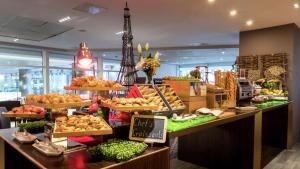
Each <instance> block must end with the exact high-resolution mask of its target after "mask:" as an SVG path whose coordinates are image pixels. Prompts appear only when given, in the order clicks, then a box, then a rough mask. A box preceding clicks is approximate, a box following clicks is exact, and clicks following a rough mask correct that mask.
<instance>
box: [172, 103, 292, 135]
mask: <svg viewBox="0 0 300 169" xmlns="http://www.w3.org/2000/svg"><path fill="white" fill-rule="evenodd" d="M290 103H292V102H288V103H284V104H280V105H275V106H271V107H267V108H263V109H257V110H254V111H237V110H235V109H229V110H227V111H228V112H236V115H235V116H231V117H228V118H222V119H216V120H212V121H209V122H207V123H202V124H199V125H197V126H193V127H190V128H186V129H182V130H180V131H175V132H168V137H169V138H172V137H180V136H184V135H188V134H192V133H195V132H198V131H200V130H203V129H207V128H211V127H215V126H219V125H222V124H226V123H230V122H234V121H237V120H240V119H243V118H247V117H250V116H254V115H255V114H256V113H258V112H260V111H262V112H267V111H272V110H275V109H278V108H281V107H284V106H288V105H289V104H290Z"/></svg>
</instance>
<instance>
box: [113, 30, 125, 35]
mask: <svg viewBox="0 0 300 169" xmlns="http://www.w3.org/2000/svg"><path fill="white" fill-rule="evenodd" d="M123 33H124V31H120V32H117V33H115V34H116V35H121V34H123Z"/></svg>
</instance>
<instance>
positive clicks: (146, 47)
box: [145, 42, 149, 51]
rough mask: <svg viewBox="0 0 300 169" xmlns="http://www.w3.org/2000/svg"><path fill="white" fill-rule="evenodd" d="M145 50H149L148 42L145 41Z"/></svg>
mask: <svg viewBox="0 0 300 169" xmlns="http://www.w3.org/2000/svg"><path fill="white" fill-rule="evenodd" d="M145 50H146V51H148V50H149V43H148V42H147V43H146V45H145Z"/></svg>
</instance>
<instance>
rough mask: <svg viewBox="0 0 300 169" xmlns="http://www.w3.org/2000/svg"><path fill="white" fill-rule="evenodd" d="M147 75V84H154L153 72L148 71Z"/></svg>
mask: <svg viewBox="0 0 300 169" xmlns="http://www.w3.org/2000/svg"><path fill="white" fill-rule="evenodd" d="M146 75H147V84H152V79H153V75H152V74H151V73H146Z"/></svg>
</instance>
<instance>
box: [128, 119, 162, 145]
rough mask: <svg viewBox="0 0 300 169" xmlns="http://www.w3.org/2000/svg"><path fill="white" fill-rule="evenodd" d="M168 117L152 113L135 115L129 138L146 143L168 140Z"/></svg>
mask: <svg viewBox="0 0 300 169" xmlns="http://www.w3.org/2000/svg"><path fill="white" fill-rule="evenodd" d="M166 130H167V117H165V116H152V115H133V116H132V118H131V124H130V132H129V139H130V140H136V141H143V142H146V143H164V142H166V134H167V132H166Z"/></svg>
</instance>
